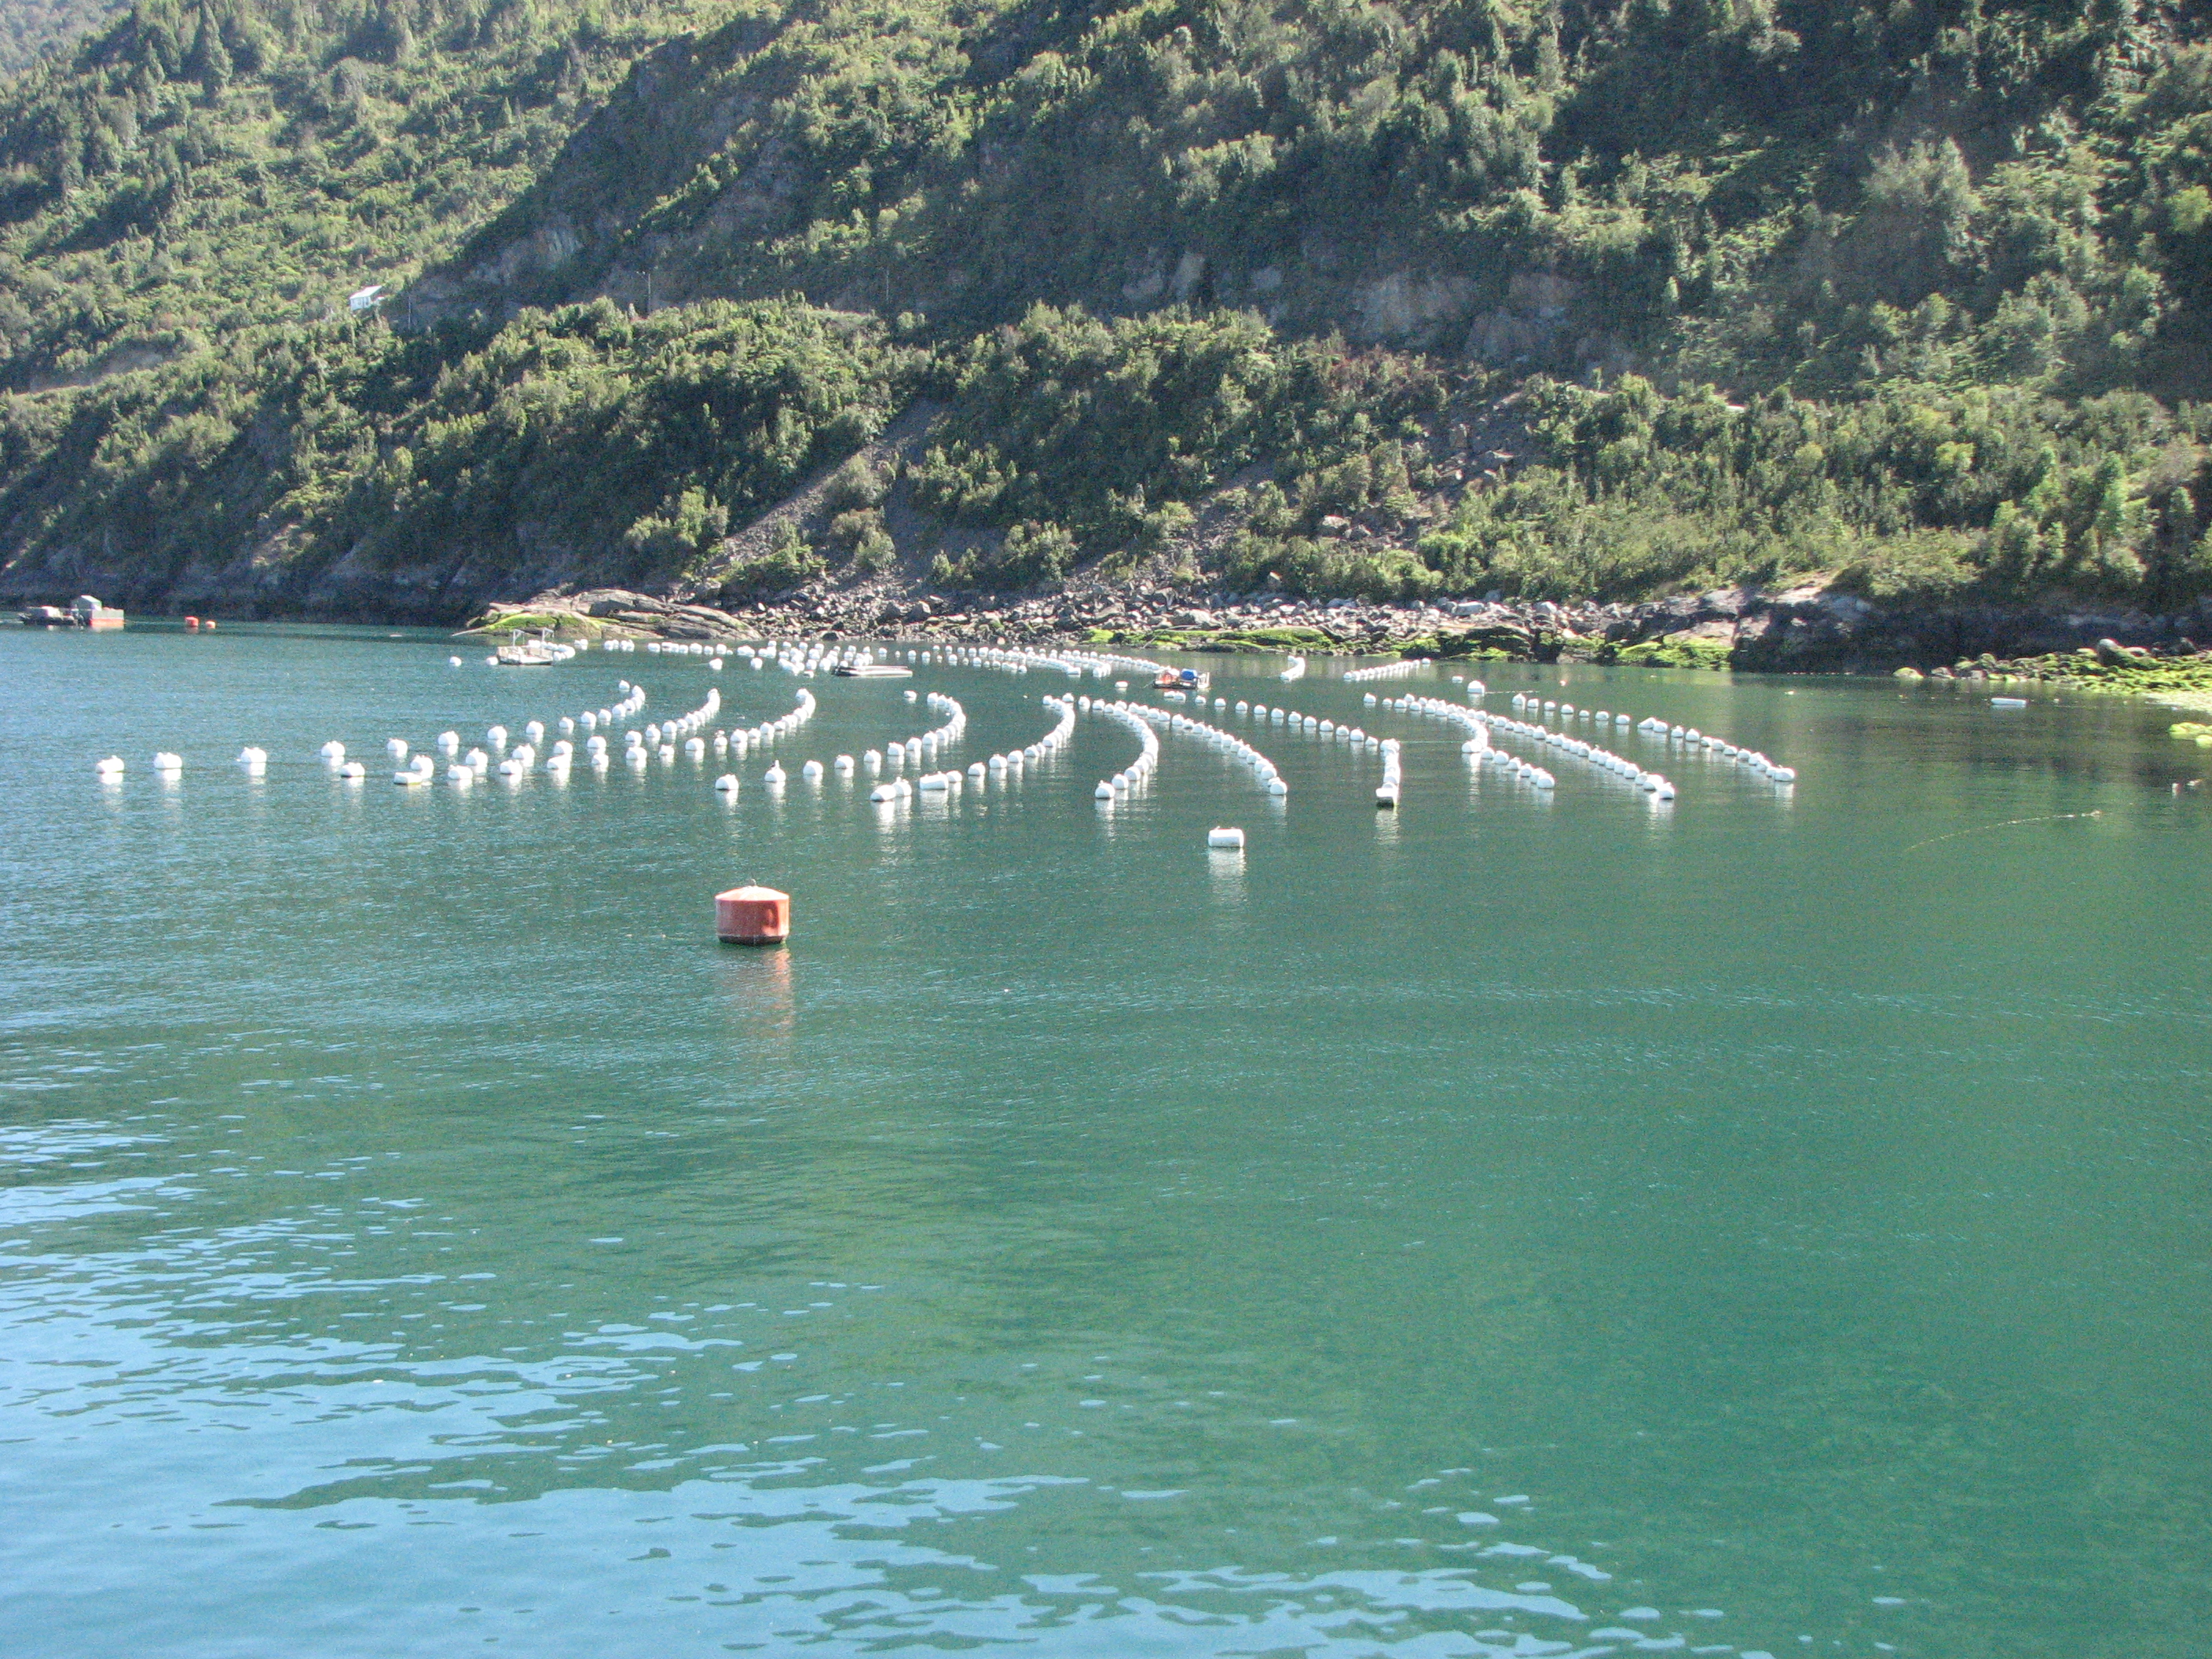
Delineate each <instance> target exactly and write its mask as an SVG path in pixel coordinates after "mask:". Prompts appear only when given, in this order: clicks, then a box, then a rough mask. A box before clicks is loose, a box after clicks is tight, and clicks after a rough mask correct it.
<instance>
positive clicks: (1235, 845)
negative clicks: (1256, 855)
mask: <svg viewBox="0 0 2212 1659" xmlns="http://www.w3.org/2000/svg"><path fill="white" fill-rule="evenodd" d="M1206 845H1207V846H1208V847H1210V848H1213V849H1214V850H1216V851H1218V852H1226V853H1241V852H1243V850H1244V832H1243V830H1242V829H1236V828H1233V827H1231V826H1227V825H1216V826H1215V827H1214V828H1212V829H1209V830H1207V831H1206Z"/></svg>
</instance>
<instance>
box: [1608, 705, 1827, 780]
mask: <svg viewBox="0 0 2212 1659" xmlns="http://www.w3.org/2000/svg"><path fill="white" fill-rule="evenodd" d="M1636 729H1637V730H1638V732H1642V733H1643V734H1644V736H1645V737H1648V738H1658V739H1660V740H1661V741H1662V742H1665V743H1668V744H1675V745H1679V746H1680V749H1681V750H1682V752H1683V753H1684V754H1689V753H1691V752H1692V750H1702V751H1703V752H1705V753H1706V754H1709V755H1711V756H1713V757H1716V758H1717V759H1720V760H1724V761H1727V762H1728V763H1729V764H1730V765H1733V766H1741V767H1744V768H1747V769H1749V770H1751V771H1753V772H1756V773H1758V774H1759V776H1761V777H1763V778H1765V779H1766V780H1767V781H1770V782H1772V783H1795V782H1796V781H1797V769H1796V767H1794V766H1778V765H1777V764H1775V763H1774V762H1772V761H1771V760H1769V759H1768V758H1767V757H1765V755H1762V754H1761V753H1759V750H1756V749H1741V748H1738V747H1737V746H1736V745H1735V744H1732V743H1730V742H1729V741H1728V740H1727V739H1726V738H1719V737H1716V736H1714V735H1713V734H1712V733H1711V732H1700V731H1699V730H1698V728H1697V727H1696V726H1669V725H1668V723H1667V722H1666V721H1665V720H1661V719H1660V718H1659V717H1658V716H1657V715H1656V714H1655V715H1653V716H1651V717H1650V719H1648V720H1638V722H1637V723H1636Z"/></svg>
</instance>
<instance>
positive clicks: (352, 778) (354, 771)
mask: <svg viewBox="0 0 2212 1659" xmlns="http://www.w3.org/2000/svg"><path fill="white" fill-rule="evenodd" d="M337 775H338V776H339V777H341V778H343V779H344V780H345V781H347V782H348V783H359V782H360V781H362V779H363V778H365V777H367V776H368V768H367V767H366V766H363V765H362V763H360V762H359V761H344V762H342V763H340V764H339V765H338V767H337Z"/></svg>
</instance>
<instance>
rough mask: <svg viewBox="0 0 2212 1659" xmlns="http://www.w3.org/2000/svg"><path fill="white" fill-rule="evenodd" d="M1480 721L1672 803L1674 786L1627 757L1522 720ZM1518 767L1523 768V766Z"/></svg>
mask: <svg viewBox="0 0 2212 1659" xmlns="http://www.w3.org/2000/svg"><path fill="white" fill-rule="evenodd" d="M1483 718H1484V719H1486V720H1488V721H1489V722H1490V728H1491V730H1492V732H1506V733H1508V734H1509V735H1510V736H1512V737H1516V738H1521V739H1522V741H1524V742H1528V743H1537V744H1543V745H1544V746H1545V747H1547V748H1548V749H1550V750H1553V751H1554V752H1556V753H1559V754H1562V755H1571V756H1573V757H1575V758H1576V759H1577V760H1580V761H1586V762H1588V763H1589V764H1590V765H1592V766H1595V767H1596V768H1597V769H1599V770H1600V771H1601V772H1610V773H1611V774H1613V776H1615V777H1617V778H1620V779H1623V780H1625V781H1627V782H1629V783H1632V784H1634V785H1635V786H1636V787H1638V789H1640V790H1642V791H1643V792H1644V793H1646V794H1648V795H1650V796H1653V797H1654V798H1656V799H1659V800H1672V799H1674V784H1673V783H1672V782H1671V781H1668V779H1667V778H1665V777H1663V776H1662V775H1660V774H1659V773H1656V772H1647V771H1646V770H1644V768H1643V767H1641V766H1639V765H1638V764H1637V763H1635V762H1634V761H1632V760H1631V759H1629V757H1627V756H1626V755H1621V754H1616V753H1614V752H1613V750H1610V749H1607V748H1605V747H1604V746H1602V745H1601V744H1595V743H1591V742H1589V740H1588V739H1587V738H1577V737H1575V736H1574V735H1572V734H1571V733H1570V732H1555V731H1553V729H1552V728H1551V727H1549V726H1532V725H1530V724H1529V723H1528V721H1526V720H1515V719H1513V718H1512V717H1511V716H1510V715H1507V714H1486V715H1485V716H1483ZM1509 758H1510V757H1509ZM1522 764H1523V765H1525V764H1527V763H1526V762H1522Z"/></svg>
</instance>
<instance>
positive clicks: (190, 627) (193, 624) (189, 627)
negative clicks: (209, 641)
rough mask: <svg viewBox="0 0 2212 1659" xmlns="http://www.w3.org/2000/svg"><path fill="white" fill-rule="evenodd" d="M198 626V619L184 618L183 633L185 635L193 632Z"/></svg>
mask: <svg viewBox="0 0 2212 1659" xmlns="http://www.w3.org/2000/svg"><path fill="white" fill-rule="evenodd" d="M199 625H200V619H199V618H198V617H185V632H186V633H187V634H190V633H192V632H194V631H195V630H196V629H198V627H199Z"/></svg>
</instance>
